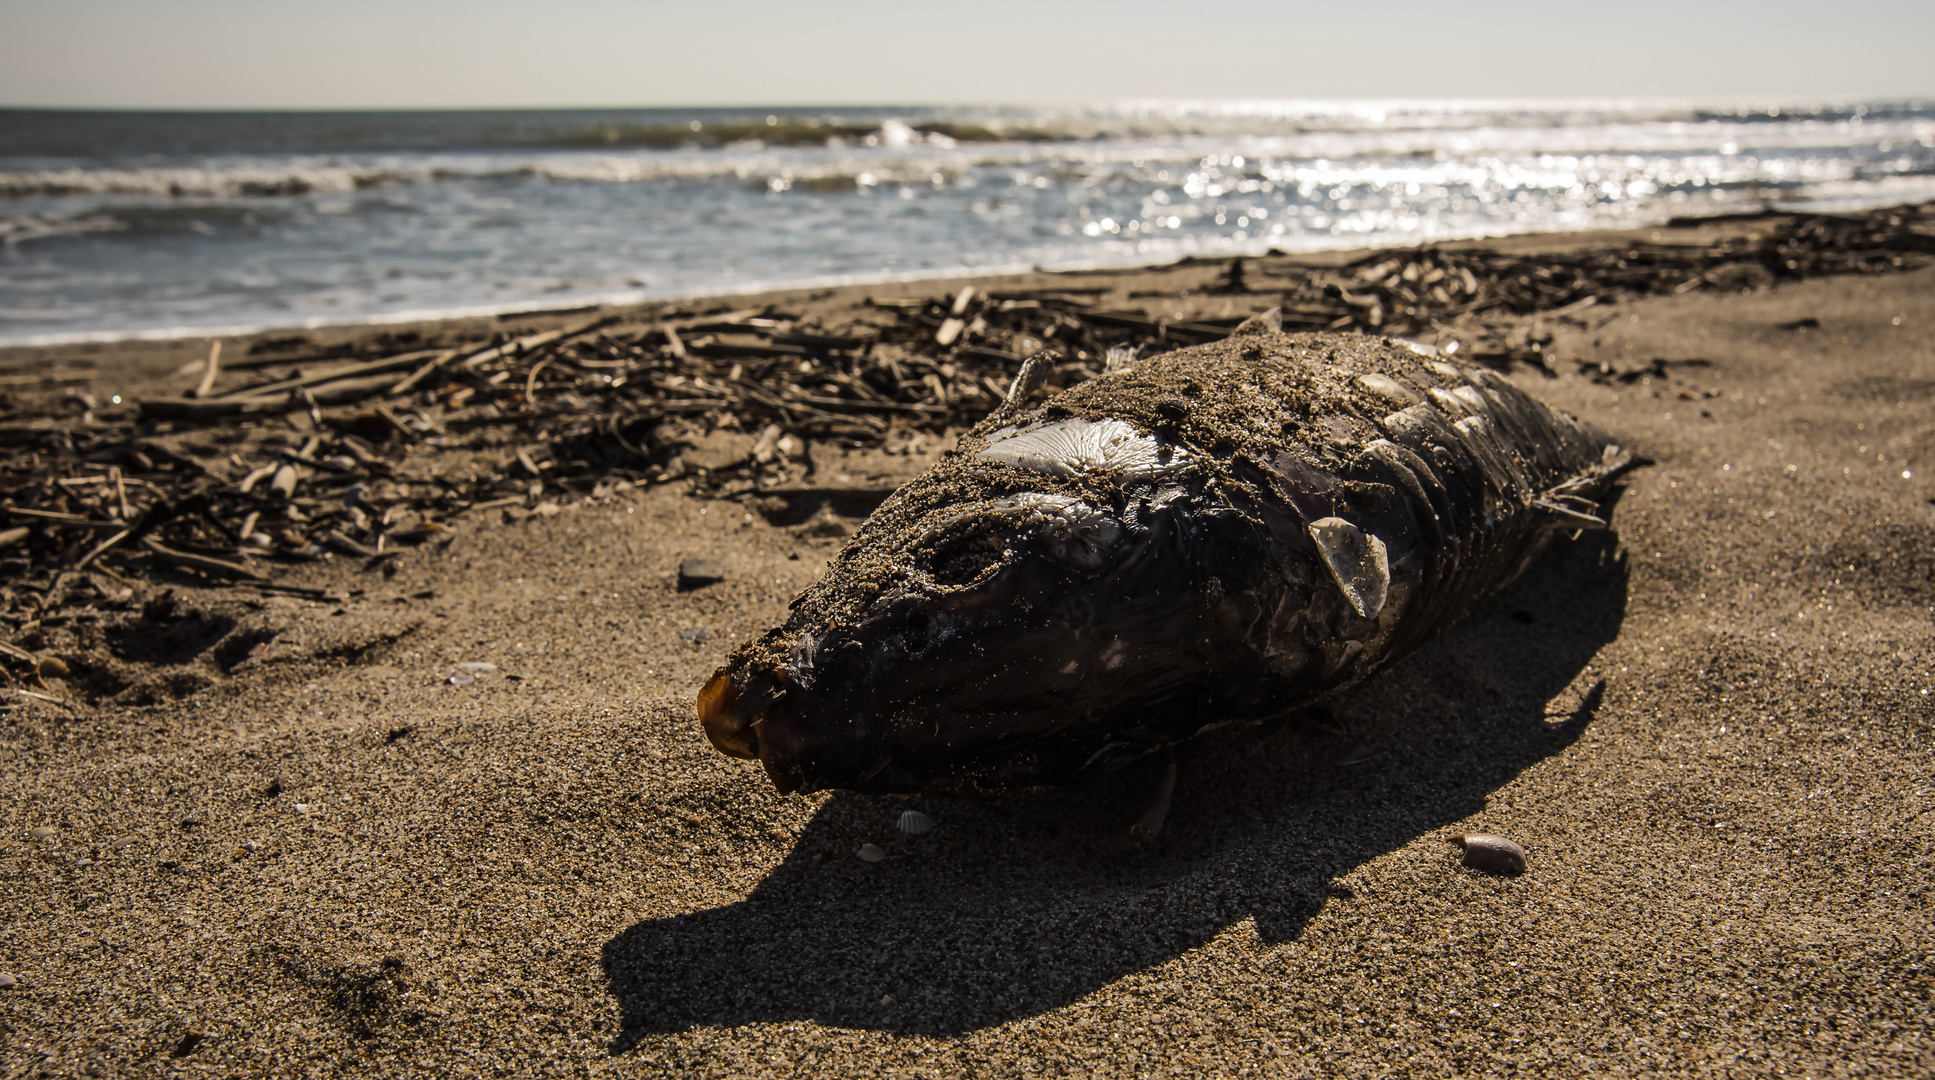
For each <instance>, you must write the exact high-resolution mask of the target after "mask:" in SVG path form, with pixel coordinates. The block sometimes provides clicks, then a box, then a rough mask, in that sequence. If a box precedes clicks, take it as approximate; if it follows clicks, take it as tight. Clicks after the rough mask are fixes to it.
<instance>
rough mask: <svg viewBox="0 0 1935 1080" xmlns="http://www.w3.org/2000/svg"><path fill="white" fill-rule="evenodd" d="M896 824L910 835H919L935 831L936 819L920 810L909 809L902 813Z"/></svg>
mask: <svg viewBox="0 0 1935 1080" xmlns="http://www.w3.org/2000/svg"><path fill="white" fill-rule="evenodd" d="M894 826H895V827H896V828H898V829H899V830H900V831H901V832H903V833H906V834H907V835H908V836H919V835H921V834H922V833H929V832H933V831H934V819H933V818H931V817H928V816H927V815H926V814H923V813H921V812H920V811H919V810H909V811H907V812H906V813H903V814H901V815H900V820H899V821H897V822H895V823H894Z"/></svg>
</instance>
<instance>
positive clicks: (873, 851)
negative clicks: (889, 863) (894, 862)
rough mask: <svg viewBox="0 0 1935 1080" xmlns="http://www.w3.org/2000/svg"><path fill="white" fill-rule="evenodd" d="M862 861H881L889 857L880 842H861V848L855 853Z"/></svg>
mask: <svg viewBox="0 0 1935 1080" xmlns="http://www.w3.org/2000/svg"><path fill="white" fill-rule="evenodd" d="M853 854H854V855H855V856H857V857H858V858H859V860H860V861H861V862H879V861H880V860H882V859H884V858H886V857H887V853H886V852H885V851H882V850H881V848H880V845H879V844H861V845H860V850H859V851H856V852H854V853H853Z"/></svg>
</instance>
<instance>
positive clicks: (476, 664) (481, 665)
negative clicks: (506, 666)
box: [457, 660, 497, 671]
mask: <svg viewBox="0 0 1935 1080" xmlns="http://www.w3.org/2000/svg"><path fill="white" fill-rule="evenodd" d="M457 670H458V671H496V670H497V665H496V664H493V663H491V662H490V661H488V660H473V661H471V662H469V663H467V664H458V665H457Z"/></svg>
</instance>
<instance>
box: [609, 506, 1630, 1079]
mask: <svg viewBox="0 0 1935 1080" xmlns="http://www.w3.org/2000/svg"><path fill="white" fill-rule="evenodd" d="M1557 548H1558V549H1557V550H1555V551H1554V552H1552V553H1551V554H1549V555H1548V556H1547V557H1546V558H1545V559H1543V560H1542V561H1541V562H1540V563H1539V564H1538V565H1537V566H1535V567H1534V568H1533V569H1532V570H1530V571H1529V572H1528V573H1527V574H1526V575H1525V576H1524V577H1522V578H1521V579H1520V580H1519V581H1517V582H1516V583H1514V584H1513V585H1512V586H1511V587H1509V588H1507V589H1506V590H1504V591H1503V592H1501V593H1499V594H1498V595H1496V596H1494V597H1492V598H1491V599H1489V600H1487V601H1486V602H1485V603H1484V604H1483V605H1482V606H1481V607H1480V608H1479V609H1478V610H1477V611H1476V612H1474V613H1473V614H1472V615H1470V616H1468V617H1467V618H1466V619H1464V620H1463V621H1462V622H1460V623H1458V624H1457V625H1455V626H1453V627H1452V628H1451V629H1450V630H1449V631H1448V632H1447V633H1446V634H1445V635H1443V636H1442V637H1441V638H1439V639H1438V640H1437V641H1434V642H1433V643H1431V644H1430V645H1428V646H1427V647H1426V648H1424V649H1423V650H1421V651H1420V652H1418V653H1417V654H1415V655H1413V656H1411V657H1410V658H1408V659H1406V660H1404V661H1402V662H1401V663H1399V664H1398V665H1397V666H1396V667H1395V668H1393V669H1392V670H1390V671H1387V672H1385V673H1383V674H1381V675H1378V676H1376V677H1374V678H1372V679H1371V680H1369V681H1368V682H1366V683H1365V684H1364V685H1362V686H1360V687H1358V688H1356V689H1355V690H1353V691H1351V692H1350V693H1348V694H1346V695H1344V696H1342V697H1340V698H1338V699H1335V700H1334V701H1332V702H1331V703H1329V705H1328V708H1327V709H1326V710H1323V711H1320V712H1319V713H1318V714H1317V715H1316V717H1315V718H1306V719H1302V720H1293V721H1285V722H1281V723H1279V724H1276V725H1273V726H1269V727H1265V728H1261V729H1258V728H1254V727H1252V728H1249V729H1245V730H1227V731H1223V732H1219V733H1216V734H1212V735H1210V736H1207V737H1205V738H1203V739H1198V740H1196V742H1195V743H1194V744H1191V746H1190V747H1189V748H1187V750H1186V752H1185V756H1184V757H1183V759H1182V771H1181V780H1180V783H1179V784H1178V786H1177V793H1176V802H1175V809H1174V811H1173V813H1172V814H1171V816H1170V819H1169V824H1168V826H1167V827H1166V828H1165V830H1164V832H1163V834H1162V835H1161V837H1159V838H1158V840H1157V841H1156V843H1155V844H1154V845H1153V846H1152V848H1151V849H1150V850H1147V851H1143V852H1137V853H1133V854H1121V853H1118V852H1116V851H1115V850H1113V847H1112V845H1111V843H1110V841H1111V839H1112V838H1114V837H1115V836H1118V835H1119V834H1121V832H1122V831H1123V829H1124V828H1125V826H1126V825H1127V823H1128V822H1129V821H1130V820H1132V819H1133V818H1134V816H1135V814H1136V813H1137V812H1138V810H1139V809H1140V806H1141V803H1142V801H1143V800H1144V799H1145V798H1146V797H1147V795H1148V793H1149V790H1150V789H1151V787H1152V786H1153V783H1154V776H1155V767H1154V766H1153V765H1151V766H1148V767H1145V768H1138V769H1129V770H1126V771H1124V772H1123V773H1121V774H1118V775H1116V776H1112V777H1108V778H1106V779H1103V780H1100V781H1098V782H1096V783H1094V784H1091V785H1088V786H1086V787H1083V788H1079V789H1075V790H1071V791H1057V792H1052V793H1047V794H1041V795H1031V796H1025V797H1016V798H1011V799H1005V800H999V801H991V802H986V803H975V802H968V801H963V800H957V799H943V798H928V797H912V798H876V797H868V796H860V795H852V794H847V793H841V794H838V795H836V796H834V797H833V798H832V799H830V800H829V801H828V802H827V803H826V804H825V806H824V807H822V808H821V810H820V812H819V813H818V814H816V815H815V816H814V818H813V820H812V822H811V823H810V824H809V825H808V826H807V828H806V829H805V830H804V832H803V833H802V834H801V836H800V837H799V841H798V843H797V845H796V846H795V847H794V849H793V851H792V852H791V853H790V854H789V855H788V856H787V857H786V859H785V861H784V862H783V863H781V865H780V866H778V867H777V868H776V869H774V870H773V872H772V873H771V874H770V875H768V876H767V877H766V879H765V880H764V881H762V882H760V883H759V885H758V886H757V887H756V888H754V890H753V891H752V894H751V895H750V896H748V897H747V898H746V899H745V900H743V901H740V902H738V903H735V904H730V905H727V906H725V907H721V908H715V909H712V910H708V911H699V912H693V913H691V914H687V915H680V916H675V917H672V918H665V919H655V920H651V921H648V922H643V923H639V924H637V925H636V926H633V927H631V928H630V929H628V930H626V931H625V932H623V933H622V934H620V935H618V936H617V937H616V938H613V939H612V940H611V941H610V942H608V943H607V944H606V946H605V949H604V967H605V972H606V975H607V977H608V978H609V980H610V990H611V993H612V994H613V996H614V997H615V998H616V999H617V1003H618V1006H619V1010H620V1013H621V1019H622V1029H621V1034H620V1035H619V1036H618V1038H617V1039H616V1040H615V1041H614V1043H613V1045H612V1052H613V1053H623V1052H624V1051H625V1050H627V1049H628V1048H630V1047H631V1046H632V1045H633V1044H635V1043H636V1042H637V1041H638V1040H639V1039H640V1038H644V1037H648V1036H649V1035H651V1034H653V1033H655V1032H667V1031H677V1030H682V1029H685V1028H690V1027H694V1026H701V1025H704V1026H714V1025H727V1026H729V1025H735V1024H746V1023H761V1022H778V1021H793V1020H802V1019H805V1020H813V1021H816V1022H818V1023H822V1024H828V1025H838V1026H843V1027H859V1028H872V1029H879V1030H885V1031H892V1032H902V1033H926V1034H949V1033H958V1032H965V1031H971V1030H975V1029H979V1028H985V1027H989V1026H992V1025H995V1024H1000V1023H1004V1022H1006V1021H1010V1020H1014V1019H1017V1018H1021V1017H1027V1016H1032V1015H1035V1014H1038V1013H1042V1012H1046V1011H1048V1010H1050V1009H1054V1008H1057V1007H1059V1006H1062V1005H1066V1004H1068V1003H1070V1002H1073V1001H1076V1000H1078V999H1080V998H1082V997H1084V996H1085V995H1087V994H1090V993H1092V992H1094V991H1095V990H1097V989H1099V988H1101V987H1103V986H1105V985H1107V984H1109V983H1111V982H1113V981H1115V980H1116V979H1119V978H1121V977H1123V976H1124V975H1128V974H1131V973H1133V972H1136V971H1140V970H1144V969H1146V968H1149V967H1151V966H1154V965H1157V964H1161V963H1163V962H1165V961H1168V960H1171V959H1173V958H1175V957H1177V956H1179V955H1181V954H1182V953H1184V952H1187V951H1188V950H1190V949H1193V948H1196V947H1198V946H1200V945H1202V944H1204V943H1205V942H1207V941H1209V940H1210V939H1211V938H1213V937H1214V936H1216V935H1217V934H1218V933H1221V932H1222V931H1224V930H1225V929H1227V928H1229V927H1231V926H1233V925H1235V924H1237V923H1240V922H1242V921H1243V920H1245V919H1252V920H1254V925H1255V928H1256V933H1257V934H1258V935H1259V937H1261V938H1262V939H1263V940H1264V941H1267V942H1280V941H1286V940H1290V939H1294V938H1296V937H1297V936H1298V935H1299V934H1300V933H1302V931H1303V928H1304V926H1305V925H1306V924H1307V923H1308V922H1309V921H1310V920H1311V919H1312V918H1313V917H1314V916H1316V914H1317V913H1318V912H1319V911H1320V910H1322V908H1323V906H1324V904H1325V903H1326V902H1328V901H1329V900H1331V899H1333V898H1337V897H1340V896H1342V897H1347V896H1348V895H1349V893H1348V890H1347V889H1345V888H1344V887H1343V886H1341V885H1339V884H1337V879H1339V878H1341V877H1343V876H1345V875H1347V874H1349V873H1350V872H1351V871H1352V870H1354V869H1355V868H1357V867H1359V866H1361V865H1362V864H1364V863H1365V862H1367V861H1369V860H1372V859H1375V858H1377V857H1379V856H1381V855H1384V854H1386V853H1388V852H1391V851H1393V850H1396V849H1398V848H1401V847H1403V846H1405V845H1406V844H1409V843H1411V842H1412V841H1414V840H1416V839H1417V838H1418V837H1420V836H1426V835H1430V834H1432V833H1437V832H1448V831H1449V826H1451V825H1452V824H1453V823H1455V822H1458V821H1461V820H1463V819H1464V818H1466V817H1468V816H1471V815H1474V814H1477V813H1479V812H1481V811H1482V810H1483V809H1484V808H1485V806H1486V800H1487V798H1488V796H1489V795H1490V794H1491V793H1492V792H1493V791H1495V790H1496V789H1498V788H1499V787H1500V786H1502V785H1504V784H1506V783H1508V782H1509V781H1511V780H1512V778H1513V777H1515V776H1517V775H1518V774H1519V773H1520V772H1522V771H1523V770H1525V769H1527V768H1529V767H1530V766H1532V765H1534V764H1536V763H1538V762H1539V761H1541V760H1543V759H1545V758H1547V757H1550V756H1551V755H1553V754H1556V753H1559V752H1561V751H1563V750H1564V749H1565V748H1566V747H1568V746H1569V745H1571V744H1572V742H1573V741H1574V740H1576V739H1577V738H1578V737H1579V736H1580V735H1581V734H1583V733H1584V731H1585V730H1586V728H1587V727H1588V726H1589V725H1590V723H1591V722H1592V718H1593V715H1592V714H1593V710H1594V709H1595V708H1596V707H1597V706H1598V704H1599V701H1600V698H1601V697H1602V695H1603V693H1604V684H1603V682H1600V683H1598V684H1597V685H1594V680H1592V679H1590V678H1584V677H1582V676H1583V674H1584V672H1585V670H1586V668H1587V665H1588V664H1589V663H1590V661H1591V660H1592V658H1593V656H1594V655H1595V654H1596V653H1597V652H1598V651H1599V649H1600V648H1601V647H1602V646H1603V645H1605V644H1606V643H1607V642H1608V641H1610V640H1611V639H1612V638H1613V636H1614V635H1615V634H1617V633H1618V630H1619V626H1620V623H1621V621H1622V619H1623V618H1624V615H1625V609H1626V595H1627V568H1626V563H1625V559H1624V557H1623V556H1622V555H1621V554H1620V553H1619V552H1618V550H1617V545H1616V541H1615V540H1614V538H1613V537H1612V536H1610V535H1609V534H1606V533H1598V534H1589V535H1587V536H1586V537H1584V538H1582V539H1580V540H1578V541H1575V542H1572V543H1569V544H1568V543H1561V544H1559V545H1558V546H1557ZM908 808H918V809H920V810H922V811H924V812H926V813H928V814H929V815H931V816H932V817H933V818H934V819H935V821H936V822H938V826H937V828H936V829H935V830H934V831H933V832H931V833H929V834H927V835H924V836H917V837H903V836H901V835H900V834H899V833H898V832H897V831H895V828H894V822H895V819H896V817H897V816H898V815H899V814H900V812H901V811H902V810H904V809H908ZM869 842H871V843H875V844H879V845H880V846H882V847H883V848H885V849H886V851H887V858H886V859H885V861H883V862H880V863H878V864H873V865H869V864H866V863H863V862H861V861H860V860H858V859H856V858H855V857H854V851H855V849H856V848H858V847H859V846H860V845H861V844H863V843H869ZM1455 860H1456V856H1455V854H1454V853H1453V852H1452V851H1451V849H1450V848H1449V847H1447V849H1446V855H1445V873H1446V874H1458V873H1471V872H1472V871H1467V870H1464V869H1462V868H1461V867H1458V866H1457V865H1456V861H1455ZM1531 873H1533V874H1537V873H1538V865H1537V852H1536V850H1535V851H1534V852H1533V866H1532V870H1531Z"/></svg>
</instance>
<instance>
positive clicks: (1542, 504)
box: [1531, 495, 1606, 529]
mask: <svg viewBox="0 0 1935 1080" xmlns="http://www.w3.org/2000/svg"><path fill="white" fill-rule="evenodd" d="M1561 500H1565V501H1561ZM1566 502H1571V503H1574V504H1578V503H1584V504H1586V505H1587V506H1590V507H1592V509H1593V510H1597V509H1598V508H1599V507H1598V504H1596V503H1593V502H1592V501H1591V500H1590V499H1582V498H1580V497H1579V496H1577V495H1559V496H1556V497H1547V496H1544V495H1541V496H1539V497H1538V498H1536V499H1533V500H1532V503H1531V506H1532V509H1534V510H1537V511H1539V512H1541V513H1544V514H1547V515H1549V516H1550V521H1549V522H1548V523H1547V526H1548V527H1549V528H1554V529H1603V528H1605V527H1606V519H1605V518H1602V517H1600V516H1599V515H1598V514H1595V513H1592V512H1591V511H1588V510H1581V509H1579V508H1578V506H1577V505H1573V506H1568V505H1566Z"/></svg>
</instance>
